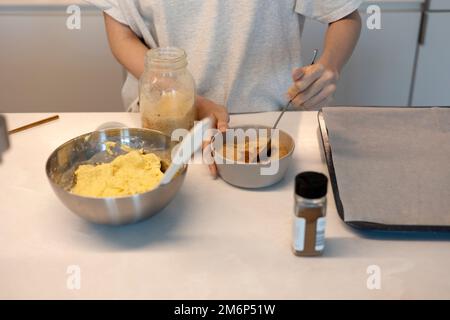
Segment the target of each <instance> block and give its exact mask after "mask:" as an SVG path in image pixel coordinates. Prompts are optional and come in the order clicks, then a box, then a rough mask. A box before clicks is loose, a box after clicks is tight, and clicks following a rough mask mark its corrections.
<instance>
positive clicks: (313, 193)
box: [293, 172, 328, 256]
mask: <svg viewBox="0 0 450 320" xmlns="http://www.w3.org/2000/svg"><path fill="white" fill-rule="evenodd" d="M327 188H328V178H327V177H326V176H325V175H323V174H321V173H317V172H303V173H301V174H299V175H297V177H296V178H295V208H294V210H295V211H294V222H293V249H294V254H295V255H297V256H318V255H321V254H322V253H323V250H324V248H325V225H326V220H325V219H326V218H325V217H326V209H327Z"/></svg>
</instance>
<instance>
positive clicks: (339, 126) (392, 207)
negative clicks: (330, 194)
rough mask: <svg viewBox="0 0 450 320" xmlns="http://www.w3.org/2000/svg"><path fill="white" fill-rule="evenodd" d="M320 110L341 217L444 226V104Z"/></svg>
mask: <svg viewBox="0 0 450 320" xmlns="http://www.w3.org/2000/svg"><path fill="white" fill-rule="evenodd" d="M323 113H324V118H325V122H326V126H327V128H328V135H329V140H330V145H331V151H332V155H333V162H334V167H335V171H336V180H337V185H338V189H339V193H340V198H341V201H342V204H343V207H344V215H345V221H347V222H350V221H355V222H356V221H359V222H372V223H380V224H389V225H407V226H411V225H414V226H450V108H368V107H362V108H360V107H358V108H354V107H333V108H324V110H323Z"/></svg>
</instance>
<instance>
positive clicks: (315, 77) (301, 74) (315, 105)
mask: <svg viewBox="0 0 450 320" xmlns="http://www.w3.org/2000/svg"><path fill="white" fill-rule="evenodd" d="M338 79H339V73H338V72H337V71H334V70H332V69H331V68H327V67H325V66H324V65H323V64H321V63H320V62H318V63H317V64H313V65H310V66H305V67H301V68H297V69H295V70H294V71H293V72H292V80H293V81H294V83H293V84H292V86H291V87H290V88H289V90H288V93H287V96H288V98H289V100H291V99H292V98H294V97H295V96H296V95H297V94H298V96H297V97H296V98H295V99H294V100H293V101H292V103H293V105H295V106H296V107H298V108H302V109H306V110H312V109H315V110H317V109H320V108H322V107H325V106H327V105H329V104H330V102H331V100H332V98H333V94H334V92H335V91H336V85H337V81H338Z"/></svg>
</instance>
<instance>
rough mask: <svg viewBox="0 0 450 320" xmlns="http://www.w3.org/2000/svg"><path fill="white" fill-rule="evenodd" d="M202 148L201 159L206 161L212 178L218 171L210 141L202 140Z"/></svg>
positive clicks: (215, 176) (216, 175)
mask: <svg viewBox="0 0 450 320" xmlns="http://www.w3.org/2000/svg"><path fill="white" fill-rule="evenodd" d="M202 149H203V159H204V160H206V163H207V164H208V168H209V172H210V173H211V176H212V178H213V179H216V178H217V177H218V173H217V166H216V164H215V163H214V156H213V151H212V147H211V141H203V146H202Z"/></svg>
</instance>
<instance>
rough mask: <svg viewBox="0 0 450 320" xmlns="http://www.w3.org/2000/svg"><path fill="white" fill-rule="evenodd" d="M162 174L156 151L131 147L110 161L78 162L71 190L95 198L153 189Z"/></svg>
mask: <svg viewBox="0 0 450 320" xmlns="http://www.w3.org/2000/svg"><path fill="white" fill-rule="evenodd" d="M163 176H164V173H163V172H162V171H161V159H160V158H159V157H158V156H157V155H155V154H153V153H149V154H144V153H143V151H142V150H131V151H130V152H128V153H127V154H125V155H120V156H118V157H117V158H115V159H114V160H113V161H112V162H110V163H102V164H98V165H81V166H79V167H78V169H77V170H76V171H75V185H74V187H73V188H72V190H71V191H72V193H74V194H77V195H80V196H87V197H95V198H109V197H121V196H131V195H135V194H140V193H144V192H147V191H150V190H152V189H154V188H155V187H156V186H157V185H158V184H159V182H160V181H161V179H162V178H163Z"/></svg>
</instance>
